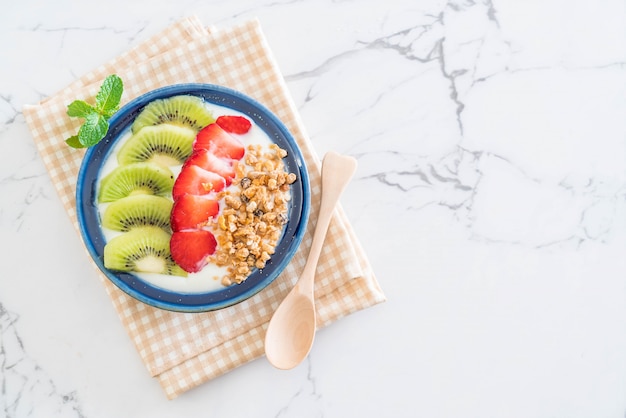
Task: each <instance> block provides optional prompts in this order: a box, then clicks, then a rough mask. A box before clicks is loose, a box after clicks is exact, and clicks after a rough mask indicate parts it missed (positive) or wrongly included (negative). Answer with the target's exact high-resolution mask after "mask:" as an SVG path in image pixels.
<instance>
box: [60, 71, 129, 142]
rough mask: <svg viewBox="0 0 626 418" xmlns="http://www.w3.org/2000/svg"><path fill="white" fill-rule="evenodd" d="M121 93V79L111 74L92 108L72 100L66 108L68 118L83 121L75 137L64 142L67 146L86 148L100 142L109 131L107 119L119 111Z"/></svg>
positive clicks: (122, 86)
mask: <svg viewBox="0 0 626 418" xmlns="http://www.w3.org/2000/svg"><path fill="white" fill-rule="evenodd" d="M123 91H124V84H123V83H122V79H121V78H120V77H118V76H117V75H115V74H112V75H110V76H108V77H107V78H105V79H104V81H103V82H102V86H100V91H98V94H97V95H96V103H95V105H94V106H92V105H90V104H89V103H87V102H85V101H83V100H74V101H73V102H72V103H70V104H69V105H68V106H67V114H68V116H70V117H76V118H82V119H84V120H85V121H84V122H83V124H82V125H81V127H80V128H79V129H78V134H77V135H74V136H71V137H69V138H67V139H66V140H65V142H66V143H67V145H69V146H70V147H72V148H86V147H91V146H93V145H96V144H97V143H98V142H100V141H101V140H102V138H104V137H105V136H106V134H107V132H108V130H109V119H110V118H111V116H113V114H114V113H115V112H117V111H118V110H119V105H120V100H121V98H122V93H123Z"/></svg>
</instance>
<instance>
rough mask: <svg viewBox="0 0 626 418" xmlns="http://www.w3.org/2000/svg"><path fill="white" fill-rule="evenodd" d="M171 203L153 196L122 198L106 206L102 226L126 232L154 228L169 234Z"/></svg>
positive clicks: (164, 198) (139, 195)
mask: <svg viewBox="0 0 626 418" xmlns="http://www.w3.org/2000/svg"><path fill="white" fill-rule="evenodd" d="M172 204H173V203H172V201H171V200H170V199H168V198H166V197H162V196H153V195H141V194H138V195H132V196H127V197H123V198H121V199H119V200H116V201H115V202H112V203H111V204H109V205H108V206H107V208H106V209H105V211H104V214H103V215H102V226H103V227H105V228H109V229H112V230H114V231H120V232H127V231H130V230H131V229H134V228H138V227H142V226H156V227H158V228H161V229H163V230H164V231H166V232H170V231H171V228H170V213H171V211H172Z"/></svg>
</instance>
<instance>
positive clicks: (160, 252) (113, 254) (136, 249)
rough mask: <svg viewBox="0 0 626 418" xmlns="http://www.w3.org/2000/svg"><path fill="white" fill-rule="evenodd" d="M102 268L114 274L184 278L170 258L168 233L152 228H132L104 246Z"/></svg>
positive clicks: (183, 273)
mask: <svg viewBox="0 0 626 418" xmlns="http://www.w3.org/2000/svg"><path fill="white" fill-rule="evenodd" d="M104 266H105V267H106V268H108V269H110V270H115V271H126V272H130V271H134V272H140V273H158V274H168V275H170V276H187V273H186V272H185V271H184V270H183V269H182V268H180V267H179V266H178V265H177V264H176V263H175V262H174V260H173V259H172V255H171V253H170V234H168V233H167V232H165V231H164V230H162V229H161V228H157V227H154V226H144V227H139V228H134V229H132V230H130V231H128V232H125V233H123V234H121V235H118V236H116V237H115V238H112V239H111V240H110V241H109V242H107V243H106V245H105V246H104Z"/></svg>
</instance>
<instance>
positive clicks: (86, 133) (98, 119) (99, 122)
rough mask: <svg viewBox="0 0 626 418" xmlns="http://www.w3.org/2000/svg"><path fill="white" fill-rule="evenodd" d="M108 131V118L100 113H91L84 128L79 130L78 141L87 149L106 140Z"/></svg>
mask: <svg viewBox="0 0 626 418" xmlns="http://www.w3.org/2000/svg"><path fill="white" fill-rule="evenodd" d="M108 130H109V123H108V122H107V118H105V117H104V116H102V115H101V114H99V113H90V114H89V115H87V117H86V118H85V123H84V124H83V126H81V127H80V129H79V130H78V141H79V142H80V143H81V144H82V145H84V146H86V147H90V146H92V145H96V144H97V143H98V142H100V140H101V139H102V138H104V136H105V135H106V134H107V131H108Z"/></svg>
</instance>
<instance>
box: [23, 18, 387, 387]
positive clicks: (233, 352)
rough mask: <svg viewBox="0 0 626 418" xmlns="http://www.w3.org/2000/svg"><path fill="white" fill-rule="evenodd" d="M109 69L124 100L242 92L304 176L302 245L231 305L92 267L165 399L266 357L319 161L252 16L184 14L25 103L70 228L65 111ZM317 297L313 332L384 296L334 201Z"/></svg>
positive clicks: (296, 268)
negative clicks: (272, 119)
mask: <svg viewBox="0 0 626 418" xmlns="http://www.w3.org/2000/svg"><path fill="white" fill-rule="evenodd" d="M112 73H116V74H118V75H119V76H120V77H121V78H122V79H123V80H124V85H125V91H124V96H123V102H124V103H125V102H127V101H129V100H131V99H133V98H135V97H137V96H138V95H141V94H143V93H145V92H148V91H150V90H153V89H155V88H158V87H162V86H166V85H171V84H178V83H191V82H200V83H211V84H218V85H223V86H226V87H230V88H233V89H236V90H239V91H241V92H243V93H244V94H247V95H248V96H251V97H253V98H255V99H256V100H258V101H259V102H261V103H263V104H264V105H265V106H267V107H268V108H270V110H271V111H272V112H274V113H275V114H276V115H277V116H278V118H280V119H281V120H282V121H283V122H284V123H285V125H286V126H287V128H288V129H289V130H290V132H291V133H292V134H293V135H294V137H295V138H296V140H297V142H298V144H299V146H300V147H301V149H302V153H303V155H304V158H305V160H306V164H307V167H308V169H309V172H310V178H311V196H312V197H311V198H312V208H311V218H310V219H311V220H310V222H309V225H308V226H307V231H306V234H305V237H304V239H303V242H302V245H301V247H300V249H299V250H298V252H297V253H296V255H295V257H294V258H293V261H292V262H291V263H290V264H289V265H288V266H287V268H286V269H285V270H284V271H283V273H282V274H281V275H280V276H279V277H278V278H277V279H276V280H275V281H274V282H273V283H272V284H271V285H270V286H268V287H267V288H266V289H264V290H263V291H261V292H260V293H258V294H257V295H255V296H254V297H252V298H250V299H248V300H246V301H244V302H242V303H239V304H238V305H235V306H232V307H229V308H226V309H222V310H219V311H216V312H208V313H199V314H189V313H176V312H169V311H165V310H160V309H156V308H152V307H150V306H148V305H145V304H143V303H141V302H138V301H136V300H135V299H133V298H131V297H129V296H128V295H126V294H125V293H123V292H122V291H120V290H119V289H118V288H117V287H115V286H114V285H113V284H112V283H111V282H110V281H109V280H108V279H106V277H105V276H104V275H103V274H102V273H101V272H100V271H99V270H98V269H97V268H96V271H97V272H98V274H99V277H100V279H101V281H102V282H103V284H104V286H105V288H106V290H107V293H108V294H109V296H110V297H111V299H112V301H113V305H114V307H115V309H116V311H117V313H118V314H119V317H120V319H121V321H122V324H123V325H124V327H125V329H126V331H127V332H128V335H129V336H130V338H131V339H132V341H133V343H134V345H135V347H136V349H137V351H138V353H139V355H140V356H141V358H142V360H143V362H144V363H145V365H146V367H147V369H148V371H149V372H150V374H151V375H152V376H153V377H156V378H157V379H158V381H159V382H160V384H161V386H162V387H163V389H164V391H165V393H166V395H167V397H168V398H169V399H172V398H175V397H176V396H178V395H180V394H181V393H183V392H185V391H186V390H189V389H191V388H193V387H195V386H197V385H199V384H201V383H203V382H206V381H208V380H210V379H212V378H215V377H217V376H219V375H221V374H223V373H226V372H228V371H230V370H232V369H233V368H235V367H237V366H240V365H242V364H244V363H247V362H249V361H251V360H253V359H256V358H258V357H260V356H262V355H263V353H264V349H263V340H264V337H265V330H266V328H267V323H268V321H269V320H270V318H271V316H272V313H273V312H274V310H275V309H276V308H277V307H278V305H279V303H280V301H282V299H283V298H284V297H285V295H286V294H287V293H288V292H289V290H290V289H291V287H292V286H293V284H294V283H295V281H296V279H297V278H298V276H299V274H300V272H301V271H302V269H303V267H304V264H305V261H306V257H307V255H308V251H309V248H310V245H311V240H312V236H313V229H314V227H315V220H316V219H317V211H318V208H319V195H320V160H319V159H318V157H317V156H316V155H315V152H314V149H313V147H312V145H311V143H310V141H309V139H308V137H307V135H306V134H305V132H304V129H303V127H302V123H301V121H300V119H299V116H298V114H297V111H296V109H295V106H294V105H293V103H292V101H291V98H290V96H289V94H288V91H287V88H286V86H285V83H284V80H283V78H282V76H281V73H280V71H279V69H278V67H277V65H276V63H275V61H274V59H273V57H272V53H271V51H270V49H269V47H268V45H267V42H266V40H265V38H264V36H263V33H262V31H261V28H260V25H259V22H258V21H257V20H250V21H245V22H241V23H238V24H236V25H234V26H232V27H228V28H222V29H219V30H218V29H215V28H205V27H204V26H203V25H202V24H201V23H200V22H199V20H198V19H197V18H196V17H190V18H186V19H184V20H181V21H179V22H177V23H175V24H173V25H172V26H170V27H168V28H167V29H166V30H164V31H163V32H161V33H158V34H156V35H155V36H152V37H151V38H150V39H148V40H146V41H145V42H143V43H141V44H140V45H138V46H137V47H135V48H133V49H132V50H129V51H128V52H126V53H124V54H122V55H120V56H119V57H117V58H115V59H113V60H112V61H110V62H109V63H107V64H105V65H103V66H102V67H100V68H98V69H96V70H95V71H93V72H91V73H89V74H87V75H85V76H83V77H82V78H80V79H79V80H77V81H75V82H74V83H72V84H71V85H70V86H68V87H66V88H65V89H63V90H62V91H60V92H58V93H57V94H55V95H54V96H52V97H49V98H47V99H46V100H44V101H42V102H41V103H39V104H37V105H28V106H25V108H24V116H25V118H26V122H27V124H28V126H29V128H30V130H31V133H32V135H33V138H34V140H35V144H36V145H37V148H38V151H39V153H40V154H41V157H42V159H43V161H44V163H45V165H46V168H47V169H48V172H49V174H50V177H51V179H52V182H53V184H54V186H55V188H56V190H57V192H58V194H59V196H60V198H61V201H62V202H63V205H64V206H65V208H66V210H67V213H68V215H69V217H70V219H71V220H72V222H73V224H74V226H75V227H76V228H77V231H78V225H77V220H76V207H75V191H76V190H75V189H76V178H77V174H78V170H79V167H80V164H81V161H82V157H83V154H84V152H83V151H81V150H74V149H70V148H69V147H68V146H66V145H65V143H64V139H65V138H67V137H69V136H71V135H72V134H74V133H75V132H76V130H77V129H78V126H79V123H80V122H76V121H75V120H73V119H70V118H68V117H67V115H66V107H67V105H68V104H69V103H70V102H71V101H72V100H74V99H76V98H82V99H85V98H90V97H94V96H95V94H96V93H97V91H98V89H99V86H100V84H101V82H102V80H103V79H104V78H105V77H106V76H107V75H108V74H112ZM85 251H86V250H85ZM94 266H95V264H94ZM315 293H316V309H317V313H318V317H317V321H318V322H317V326H318V328H319V327H323V326H326V325H328V324H330V323H331V322H333V321H335V320H337V319H339V318H341V317H343V316H345V315H347V314H350V313H352V312H356V311H358V310H361V309H364V308H367V307H370V306H373V305H375V304H378V303H380V302H383V301H384V300H385V296H384V294H383V293H382V291H381V289H380V287H379V286H378V283H377V282H376V279H375V277H374V274H373V272H372V271H371V268H370V265H369V263H368V261H367V259H366V257H365V254H364V252H363V250H362V248H361V246H360V245H359V243H358V240H357V238H356V237H355V235H354V233H353V231H352V229H351V227H350V225H349V223H348V221H347V219H346V217H345V214H344V212H343V210H342V209H341V207H339V208H338V209H337V210H336V212H335V214H334V217H333V220H332V222H331V226H330V228H329V231H328V235H327V238H326V245H325V246H324V250H323V254H322V255H321V257H320V262H319V267H318V269H317V276H316V283H315Z"/></svg>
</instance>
